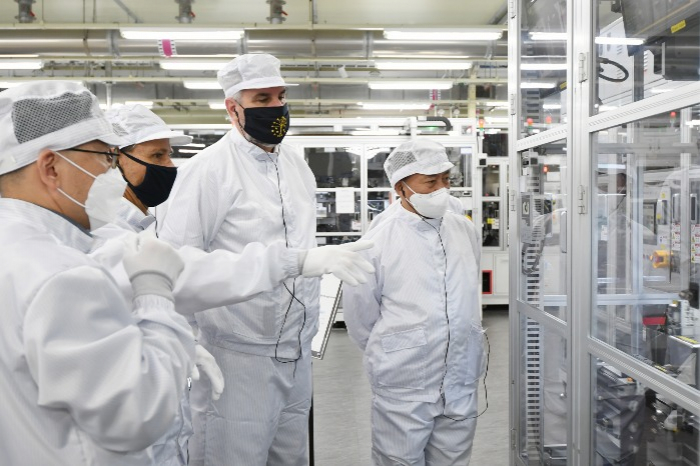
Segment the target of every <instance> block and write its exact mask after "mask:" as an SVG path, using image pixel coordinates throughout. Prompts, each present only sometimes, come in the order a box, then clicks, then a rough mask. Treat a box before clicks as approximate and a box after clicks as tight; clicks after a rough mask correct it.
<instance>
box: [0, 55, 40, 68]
mask: <svg viewBox="0 0 700 466" xmlns="http://www.w3.org/2000/svg"><path fill="white" fill-rule="evenodd" d="M43 66H44V62H43V61H41V60H39V59H38V58H30V59H27V58H22V59H14V58H2V59H0V70H40V69H41V68H42V67H43Z"/></svg>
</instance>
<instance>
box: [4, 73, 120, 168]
mask: <svg viewBox="0 0 700 466" xmlns="http://www.w3.org/2000/svg"><path fill="white" fill-rule="evenodd" d="M95 140H99V141H102V142H104V143H106V144H109V145H112V146H117V145H119V144H121V142H122V140H121V138H120V137H119V136H117V135H116V134H115V133H114V131H113V129H112V125H111V124H110V123H109V121H108V120H107V117H106V116H105V114H104V113H103V112H102V110H101V109H100V106H99V102H98V101H97V97H95V96H94V95H93V94H92V93H91V92H90V91H88V90H87V89H86V88H85V87H83V86H82V85H80V84H78V83H74V82H68V81H34V82H30V83H26V84H21V85H19V86H17V87H14V88H10V89H7V90H5V91H2V92H0V147H1V148H2V149H1V150H0V175H4V174H5V173H9V172H12V171H15V170H18V169H20V168H22V167H25V166H27V165H29V164H31V163H33V162H35V161H36V160H37V159H38V158H39V153H40V152H41V151H42V150H43V149H52V150H62V149H69V148H72V147H76V146H79V145H81V144H85V143H88V142H90V141H95Z"/></svg>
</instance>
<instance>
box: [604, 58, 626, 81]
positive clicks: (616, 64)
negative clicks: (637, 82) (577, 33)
mask: <svg viewBox="0 0 700 466" xmlns="http://www.w3.org/2000/svg"><path fill="white" fill-rule="evenodd" d="M598 65H599V66H598V77H599V78H600V79H603V80H605V81H609V82H611V83H621V82H624V81H627V78H629V77H630V72H629V71H627V68H625V67H624V66H622V65H621V64H620V63H618V62H616V61H613V60H611V59H609V58H605V57H598ZM600 65H612V66H614V67H615V68H617V69H618V70H620V71H622V74H624V76H623V77H621V78H611V77H609V76H605V75H603V67H602V66H600Z"/></svg>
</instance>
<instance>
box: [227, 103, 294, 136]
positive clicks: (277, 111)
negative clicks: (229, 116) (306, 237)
mask: <svg viewBox="0 0 700 466" xmlns="http://www.w3.org/2000/svg"><path fill="white" fill-rule="evenodd" d="M238 105H241V104H238ZM241 108H243V106H242V105H241ZM243 115H244V116H245V125H243V131H245V132H246V133H248V135H249V136H250V137H251V138H253V139H255V140H256V141H259V142H262V143H263V144H271V145H277V144H279V143H280V142H282V139H284V136H285V134H287V130H288V129H289V107H287V104H284V105H282V106H281V107H249V108H243ZM236 116H238V113H236ZM239 123H240V121H239Z"/></svg>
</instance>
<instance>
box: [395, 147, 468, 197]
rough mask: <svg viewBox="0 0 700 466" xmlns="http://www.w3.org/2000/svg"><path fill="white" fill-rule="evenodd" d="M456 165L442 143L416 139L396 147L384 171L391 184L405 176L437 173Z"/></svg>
mask: <svg viewBox="0 0 700 466" xmlns="http://www.w3.org/2000/svg"><path fill="white" fill-rule="evenodd" d="M452 167H454V164H453V163H452V162H450V160H449V159H448V158H447V152H446V151H445V147H444V146H443V145H442V144H439V143H437V142H435V141H431V140H429V139H414V140H412V141H408V142H404V143H403V144H401V145H399V146H398V147H397V148H396V149H394V150H393V151H392V152H391V154H389V157H387V158H386V161H384V171H385V172H386V176H387V178H389V182H390V183H391V186H392V187H393V186H396V183H398V182H399V181H401V180H403V179H404V178H406V177H408V176H411V175H414V174H416V173H420V174H421V175H437V174H438V173H443V172H446V171H447V170H450V169H451V168H452Z"/></svg>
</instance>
